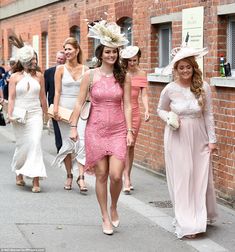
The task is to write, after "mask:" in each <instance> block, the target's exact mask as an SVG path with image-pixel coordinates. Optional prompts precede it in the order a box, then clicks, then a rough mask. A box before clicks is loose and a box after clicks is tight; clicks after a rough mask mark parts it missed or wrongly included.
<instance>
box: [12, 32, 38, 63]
mask: <svg viewBox="0 0 235 252" xmlns="http://www.w3.org/2000/svg"><path fill="white" fill-rule="evenodd" d="M9 42H10V43H11V44H12V45H14V46H15V47H17V48H18V50H17V55H16V60H18V61H20V62H21V63H22V64H24V63H27V62H29V61H30V60H31V59H32V58H33V56H34V50H33V47H32V46H30V45H27V44H25V43H24V41H23V39H22V37H21V36H19V38H18V37H17V36H16V35H15V34H14V35H11V36H9Z"/></svg>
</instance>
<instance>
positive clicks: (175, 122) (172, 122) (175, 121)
mask: <svg viewBox="0 0 235 252" xmlns="http://www.w3.org/2000/svg"><path fill="white" fill-rule="evenodd" d="M166 122H167V124H168V125H169V126H170V127H171V129H173V130H177V129H178V128H179V126H180V124H179V116H178V115H177V114H176V113H174V112H173V111H170V112H169V113H168V117H167V121H166Z"/></svg>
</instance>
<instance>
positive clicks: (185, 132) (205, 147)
mask: <svg viewBox="0 0 235 252" xmlns="http://www.w3.org/2000/svg"><path fill="white" fill-rule="evenodd" d="M175 52H176V51H175ZM206 53H207V50H206V49H201V50H198V49H193V48H189V47H182V48H180V49H179V50H178V51H177V52H176V54H175V57H174V59H173V60H172V62H171V64H170V65H169V66H168V67H167V68H166V69H165V71H164V72H165V73H166V72H167V70H171V67H172V66H173V67H174V74H175V75H176V76H177V77H176V79H175V81H173V82H171V83H169V84H168V85H167V86H166V87H165V88H164V89H163V90H162V92H161V96H160V100H159V105H158V114H159V116H160V117H161V119H162V120H163V121H165V122H166V123H167V124H166V127H165V133H164V152H165V163H166V175H167V182H168V188H169V193H170V197H171V200H172V203H173V206H174V214H175V219H174V225H175V228H176V229H175V233H176V235H177V236H178V238H182V237H187V238H195V237H196V234H198V233H203V232H206V227H207V222H208V221H210V222H211V221H214V220H215V218H216V216H217V210H216V199H215V193H214V187H213V176H212V163H211V153H212V152H213V151H214V150H215V149H216V136H215V127H214V118H213V113H212V101H211V90H210V86H209V85H208V84H207V83H206V82H203V80H202V72H201V71H200V69H199V67H198V64H197V62H196V58H195V57H198V56H203V55H205V54H206ZM169 112H171V113H169ZM172 115H173V116H172Z"/></svg>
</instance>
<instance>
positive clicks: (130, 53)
mask: <svg viewBox="0 0 235 252" xmlns="http://www.w3.org/2000/svg"><path fill="white" fill-rule="evenodd" d="M139 50H140V49H139V47H138V46H127V47H126V48H124V49H123V50H121V52H120V56H121V58H123V59H130V58H132V57H134V56H135V55H136V54H137V53H138V51H139Z"/></svg>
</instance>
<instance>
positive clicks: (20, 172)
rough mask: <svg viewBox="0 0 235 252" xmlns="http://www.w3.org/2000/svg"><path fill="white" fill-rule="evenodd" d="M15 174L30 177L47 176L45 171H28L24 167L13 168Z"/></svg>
mask: <svg viewBox="0 0 235 252" xmlns="http://www.w3.org/2000/svg"><path fill="white" fill-rule="evenodd" d="M44 169H45V168H44ZM15 173H16V175H17V176H18V175H23V176H27V177H30V178H35V177H40V178H47V174H46V171H40V172H37V171H29V169H28V168H26V167H22V168H21V169H19V170H15Z"/></svg>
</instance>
